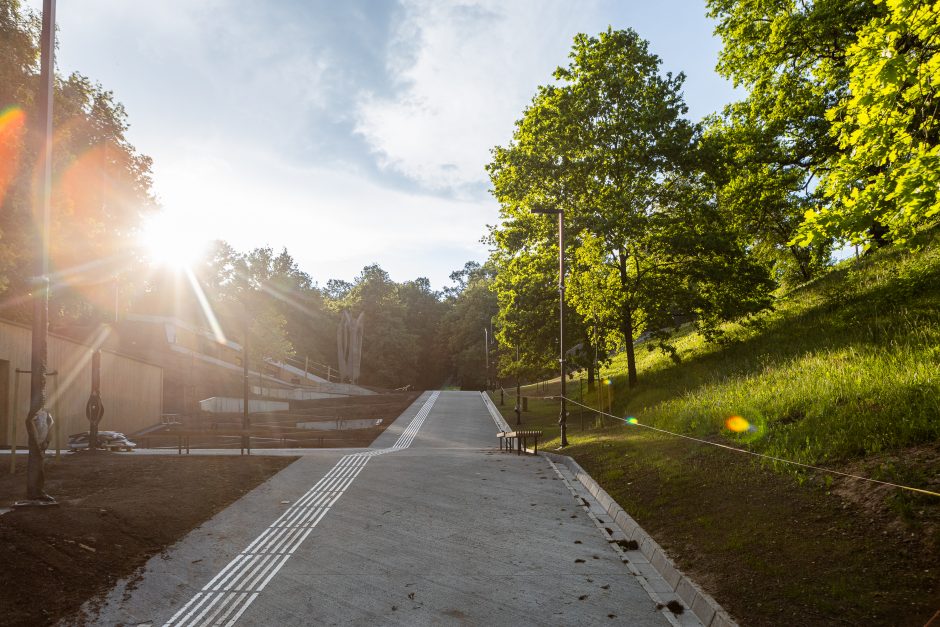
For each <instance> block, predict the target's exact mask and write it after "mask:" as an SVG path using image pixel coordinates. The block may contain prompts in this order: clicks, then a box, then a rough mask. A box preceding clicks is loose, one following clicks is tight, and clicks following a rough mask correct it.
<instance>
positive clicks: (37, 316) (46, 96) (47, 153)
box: [26, 0, 55, 502]
mask: <svg viewBox="0 0 940 627" xmlns="http://www.w3.org/2000/svg"><path fill="white" fill-rule="evenodd" d="M39 47H40V53H39V55H40V56H39V59H40V61H39V93H38V99H37V102H38V111H37V115H36V120H37V126H36V129H35V130H36V133H35V137H36V143H37V144H38V147H39V150H38V154H39V160H40V164H41V165H40V167H41V168H42V169H41V172H40V176H39V177H37V178H38V179H39V181H41V183H40V185H39V190H38V191H39V194H38V197H37V198H35V199H34V214H35V215H34V219H35V220H36V229H37V231H38V240H39V241H38V244H39V245H38V247H37V252H38V256H37V258H36V260H35V277H36V284H35V285H34V286H33V325H32V346H31V356H30V379H29V414H28V416H27V418H26V425H27V426H26V432H27V435H28V437H29V461H28V464H27V473H26V498H27V499H28V500H30V501H46V502H54V501H55V499H53V498H52V497H51V496H49V495H48V494H46V493H45V490H44V488H45V473H44V472H43V463H44V457H45V446H46V445H47V444H48V439H49V435H48V429H47V428H45V429H44V431H45V433H42V432H40V431H39V430H38V429H30V425H31V424H32V423H33V422H34V419H35V418H36V417H37V415H38V414H39V413H40V412H41V411H43V410H44V406H45V404H46V362H47V360H48V345H47V341H46V334H47V332H48V330H49V227H50V212H51V202H50V200H51V196H52V102H53V86H54V80H55V60H54V55H55V0H43V3H42V31H41V35H40V44H39ZM45 427H48V423H45ZM37 436H44V437H43V440H45V441H44V442H43V441H39V440H38V439H37Z"/></svg>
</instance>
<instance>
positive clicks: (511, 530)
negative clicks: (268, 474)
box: [89, 392, 690, 625]
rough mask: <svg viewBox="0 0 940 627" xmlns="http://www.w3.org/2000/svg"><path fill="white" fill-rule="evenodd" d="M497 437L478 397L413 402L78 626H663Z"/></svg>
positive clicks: (545, 467)
mask: <svg viewBox="0 0 940 627" xmlns="http://www.w3.org/2000/svg"><path fill="white" fill-rule="evenodd" d="M495 431H496V429H495V425H494V423H493V419H492V418H491V416H490V414H489V412H488V411H487V409H486V407H485V406H484V404H483V402H482V400H481V397H480V395H479V394H477V393H469V392H443V393H439V394H438V393H426V394H424V395H423V396H422V397H421V398H419V399H418V400H417V401H416V402H415V403H414V404H413V405H412V406H411V407H410V408H409V409H408V410H406V411H405V412H404V413H403V414H402V416H401V417H399V418H398V419H397V420H396V421H395V422H394V423H393V424H392V425H390V426H389V428H388V429H387V430H386V432H385V433H384V434H383V435H382V436H381V437H380V438H379V439H378V440H377V441H376V442H375V443H374V444H373V446H372V447H371V448H369V449H362V450H361V451H356V452H353V451H341V452H336V451H321V452H319V454H315V455H306V456H304V457H303V458H301V459H299V460H298V461H296V462H295V463H293V464H291V465H290V466H289V467H288V468H286V469H285V470H283V471H281V472H280V473H278V474H277V475H276V476H274V477H272V478H271V479H270V480H269V481H267V482H266V483H264V484H263V485H261V486H259V487H258V488H257V489H255V490H254V491H252V492H251V493H250V494H248V495H246V496H245V497H244V498H242V499H240V500H239V501H237V502H236V503H234V504H233V505H232V506H231V507H229V508H228V509H226V510H225V511H223V512H221V513H220V514H219V515H217V516H216V517H214V518H213V519H212V520H210V521H208V522H207V523H206V524H205V525H203V526H202V527H200V528H198V529H196V530H194V531H193V532H191V533H190V534H189V535H188V536H187V537H186V538H184V539H183V540H182V541H181V542H180V543H178V544H177V545H175V546H174V547H172V548H171V549H169V550H168V551H167V552H166V553H164V554H163V555H159V556H156V557H154V558H153V559H151V560H150V562H148V564H147V566H146V568H145V569H144V571H143V572H142V573H140V574H139V576H137V577H135V578H133V579H131V580H126V581H122V582H120V583H119V585H118V586H116V587H115V589H114V590H112V592H111V593H110V594H109V595H108V597H107V599H106V600H105V602H104V603H103V604H100V607H99V609H98V610H97V611H96V612H91V617H92V621H93V622H95V623H97V624H106V625H111V624H124V625H141V624H151V625H162V624H171V625H210V624H222V625H225V624H234V623H237V624H239V625H312V624H330V625H334V624H392V625H429V624H434V625H438V624H453V625H462V624H478V625H501V624H505V625H544V624H553V625H593V624H598V623H604V624H629V625H665V624H668V623H669V622H673V623H674V624H675V623H676V619H675V618H674V617H672V616H671V615H669V614H668V612H666V611H664V610H663V609H662V608H659V609H658V608H657V607H656V604H655V603H654V601H653V600H652V599H651V598H650V596H649V594H648V593H647V592H646V591H645V590H644V589H643V587H641V586H640V584H639V583H638V582H637V580H636V578H635V577H634V576H633V575H632V574H631V573H630V571H629V570H628V568H627V567H626V566H625V565H624V564H623V563H622V561H621V558H620V556H619V555H618V553H616V552H615V551H614V550H612V549H611V547H610V545H609V544H608V542H607V540H606V539H605V537H604V536H603V535H602V533H601V532H600V531H599V530H598V528H597V526H596V525H595V523H594V522H593V521H592V519H591V517H590V515H589V514H588V513H587V512H586V511H585V509H584V508H582V507H581V506H580V503H579V502H578V501H576V500H575V498H574V497H573V496H572V493H571V491H570V490H569V489H568V487H567V485H566V483H565V480H564V479H563V478H562V476H561V475H560V474H559V473H558V472H556V471H555V470H554V469H553V467H552V465H551V464H550V463H549V462H548V461H547V460H545V459H544V458H541V457H534V456H516V455H514V454H508V453H500V452H499V451H498V450H496V451H494V446H495V444H496V438H495ZM155 524H158V521H155ZM89 610H91V608H90V607H89ZM683 618H684V620H682V623H687V622H688V621H689V618H690V617H688V616H685V617H683Z"/></svg>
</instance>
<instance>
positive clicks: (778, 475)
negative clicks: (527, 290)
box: [504, 232, 940, 625]
mask: <svg viewBox="0 0 940 627" xmlns="http://www.w3.org/2000/svg"><path fill="white" fill-rule="evenodd" d="M917 244H918V246H919V249H918V250H916V251H914V252H912V253H906V252H903V251H897V250H884V251H878V252H876V253H874V254H872V255H868V256H865V257H863V258H862V259H859V260H855V259H852V260H848V261H846V262H843V263H842V264H840V265H839V266H837V267H836V268H834V269H833V270H832V271H831V272H830V273H828V274H827V275H826V276H824V277H822V278H820V279H819V280H817V281H815V282H813V283H811V284H807V285H804V286H801V287H799V288H797V289H795V290H793V291H792V292H790V293H788V294H785V295H783V296H781V298H780V299H779V300H778V302H777V305H776V307H775V309H774V310H773V311H771V312H765V313H763V314H760V315H758V316H753V317H751V318H749V319H747V320H741V321H739V322H737V323H734V324H729V325H727V326H726V327H725V328H724V336H723V338H722V340H721V341H720V342H719V343H713V344H709V343H706V342H705V341H704V340H703V338H702V337H701V336H700V335H699V334H698V333H696V332H694V331H693V330H692V329H684V330H683V331H681V332H680V333H679V334H678V336H677V337H676V338H675V347H676V349H677V353H676V355H677V357H678V358H679V361H678V363H677V362H675V361H674V360H673V359H671V358H670V357H669V356H668V355H667V354H665V353H663V352H662V351H658V350H650V351H646V350H642V349H641V350H640V351H639V353H638V362H639V363H638V365H639V376H640V383H639V385H638V386H637V387H636V388H635V389H633V390H629V389H628V388H627V385H626V365H625V363H624V362H621V359H620V358H619V357H618V358H615V359H614V360H613V362H612V364H611V366H610V367H609V368H608V369H607V371H605V373H604V374H605V376H608V377H610V379H611V380H612V385H611V386H609V387H610V388H611V391H612V392H613V393H612V394H611V395H610V396H612V406H613V413H614V414H615V415H617V416H621V417H626V416H633V417H635V418H636V419H637V420H638V422H639V423H640V424H641V425H644V424H645V425H652V426H656V427H659V428H663V429H668V430H670V431H673V432H676V433H681V434H686V435H693V436H696V437H700V438H703V439H707V440H711V441H714V442H716V443H722V444H730V445H732V446H736V447H740V448H746V449H748V450H751V451H754V452H759V453H764V454H769V455H774V456H777V457H781V458H785V459H789V460H793V461H799V462H803V463H809V464H815V465H822V466H825V467H828V468H832V469H836V470H840V471H847V472H853V473H857V474H862V475H864V476H868V477H871V478H875V479H881V480H885V481H893V482H898V483H903V484H908V485H913V486H917V487H921V488H926V489H930V490H933V491H940V442H938V440H940V233H937V232H934V233H928V234H924V235H922V236H921V237H920V239H919V241H918V242H917ZM603 388H604V386H599V390H598V392H596V393H588V392H586V385H580V384H579V383H578V382H575V385H571V384H569V388H568V389H569V397H572V398H578V397H579V394H580V392H579V390H581V389H584V390H585V393H584V403H585V404H586V405H590V406H592V407H600V406H602V405H606V404H607V403H608V401H605V400H604V395H605V394H606V393H607V390H604V389H603ZM557 390H558V385H557V381H555V382H549V383H547V384H541V385H539V386H527V388H526V389H525V390H524V392H523V393H524V394H526V395H529V396H531V397H535V396H549V395H552V394H554V393H557ZM508 400H509V399H507V402H508ZM509 405H511V403H509V404H507V406H505V407H504V410H506V413H507V420H509V421H510V422H513V421H514V420H515V416H514V415H512V412H511V411H509V410H510V407H509ZM530 409H531V410H532V411H531V412H530V413H528V414H525V415H524V421H525V422H526V424H527V426H534V425H540V427H541V428H542V429H543V430H545V431H547V432H548V434H549V435H550V436H553V437H556V438H557V426H556V425H555V424H554V423H555V422H556V421H557V411H558V410H557V402H554V401H547V400H537V399H534V398H533V399H532V400H531V401H530ZM731 416H739V417H741V418H743V420H744V421H746V422H742V421H738V424H739V425H740V427H739V428H743V431H740V432H734V431H731V430H730V429H729V428H728V426H727V425H728V422H727V421H728V419H729V418H730V417H731ZM582 421H583V422H584V424H585V427H584V429H582V428H581V424H582ZM569 424H570V425H571V428H570V430H569V439H570V441H571V444H572V446H570V447H569V448H568V449H566V453H567V454H570V455H572V456H574V457H575V458H576V459H578V460H579V462H581V463H582V465H584V466H585V467H586V468H587V469H588V470H589V471H590V472H592V474H593V475H594V476H595V478H597V479H598V481H600V482H601V483H602V484H603V485H604V487H605V489H607V491H608V492H610V493H611V495H612V496H614V498H616V499H617V500H618V501H619V502H620V504H621V505H622V506H623V507H624V508H625V509H627V511H630V512H631V513H632V514H633V515H634V516H635V517H636V518H637V519H638V520H639V521H640V523H641V524H643V525H644V527H646V528H647V530H648V531H649V532H650V533H651V534H652V535H653V536H654V537H656V538H657V540H659V541H660V542H661V543H662V544H663V545H664V546H665V547H666V548H667V550H669V551H671V552H672V553H673V554H674V555H675V557H676V559H677V561H678V563H679V564H680V567H682V568H683V569H684V570H686V571H688V572H690V573H691V574H693V576H694V577H695V578H697V579H699V580H700V581H701V582H702V583H703V584H704V585H705V587H706V588H707V589H708V590H709V591H710V592H712V593H713V594H714V595H715V596H716V598H717V599H718V600H719V601H720V602H721V603H723V604H724V605H725V606H726V608H727V609H729V610H730V611H731V612H732V613H733V614H734V615H735V616H736V617H738V618H739V619H740V620H741V621H742V623H744V624H768V625H770V624H783V623H788V624H801V625H803V624H839V623H845V622H848V623H850V624H885V625H904V624H913V625H922V624H924V623H925V622H926V621H927V620H928V619H929V618H930V617H931V616H932V614H933V613H934V612H935V611H936V610H937V609H938V608H940V577H938V567H937V564H938V563H940V556H938V547H940V536H938V529H940V525H938V521H940V498H937V497H931V496H927V495H920V494H916V493H910V492H902V491H899V490H896V489H894V488H889V487H885V486H878V485H875V484H870V483H865V482H859V481H854V480H847V479H841V478H838V477H835V478H834V477H833V476H832V475H827V474H824V473H816V472H806V471H804V470H801V469H799V468H797V467H794V466H790V465H786V464H780V463H774V462H763V463H761V462H755V461H753V458H751V457H750V456H746V455H740V454H736V453H734V452H730V451H727V450H725V449H719V448H716V447H710V446H707V445H704V444H698V443H694V442H689V441H687V440H682V439H679V438H675V437H672V436H666V435H662V434H658V433H655V432H651V431H649V430H646V429H643V428H642V427H641V426H633V425H629V424H624V423H623V422H622V421H616V420H611V419H599V418H596V417H595V416H594V415H593V414H592V413H591V412H588V411H585V410H583V409H581V408H579V407H577V406H574V407H571V408H570V418H569ZM732 426H736V425H734V424H732ZM557 445H558V440H557V439H555V440H554V441H550V442H548V443H547V445H546V448H548V447H554V446H557Z"/></svg>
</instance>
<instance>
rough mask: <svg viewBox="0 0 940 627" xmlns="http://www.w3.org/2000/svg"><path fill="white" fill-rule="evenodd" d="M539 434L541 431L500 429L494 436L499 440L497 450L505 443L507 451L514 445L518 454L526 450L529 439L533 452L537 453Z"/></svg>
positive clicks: (501, 448)
mask: <svg viewBox="0 0 940 627" xmlns="http://www.w3.org/2000/svg"><path fill="white" fill-rule="evenodd" d="M541 435H542V432H541V431H500V432H499V433H497V434H496V438H497V439H498V440H499V450H503V444H504V443H505V448H506V450H507V451H511V450H512V449H513V447H515V449H516V454H517V455H518V454H520V453H522V451H524V450H526V448H527V445H528V443H529V440H531V441H532V443H533V449H532V450H533V452H535V453H538V452H539V437H541Z"/></svg>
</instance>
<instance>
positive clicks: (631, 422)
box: [627, 416, 640, 425]
mask: <svg viewBox="0 0 940 627" xmlns="http://www.w3.org/2000/svg"><path fill="white" fill-rule="evenodd" d="M627 422H628V423H629V424H631V425H638V424H640V421H639V420H637V419H636V418H634V417H633V416H630V417H629V418H627Z"/></svg>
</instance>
